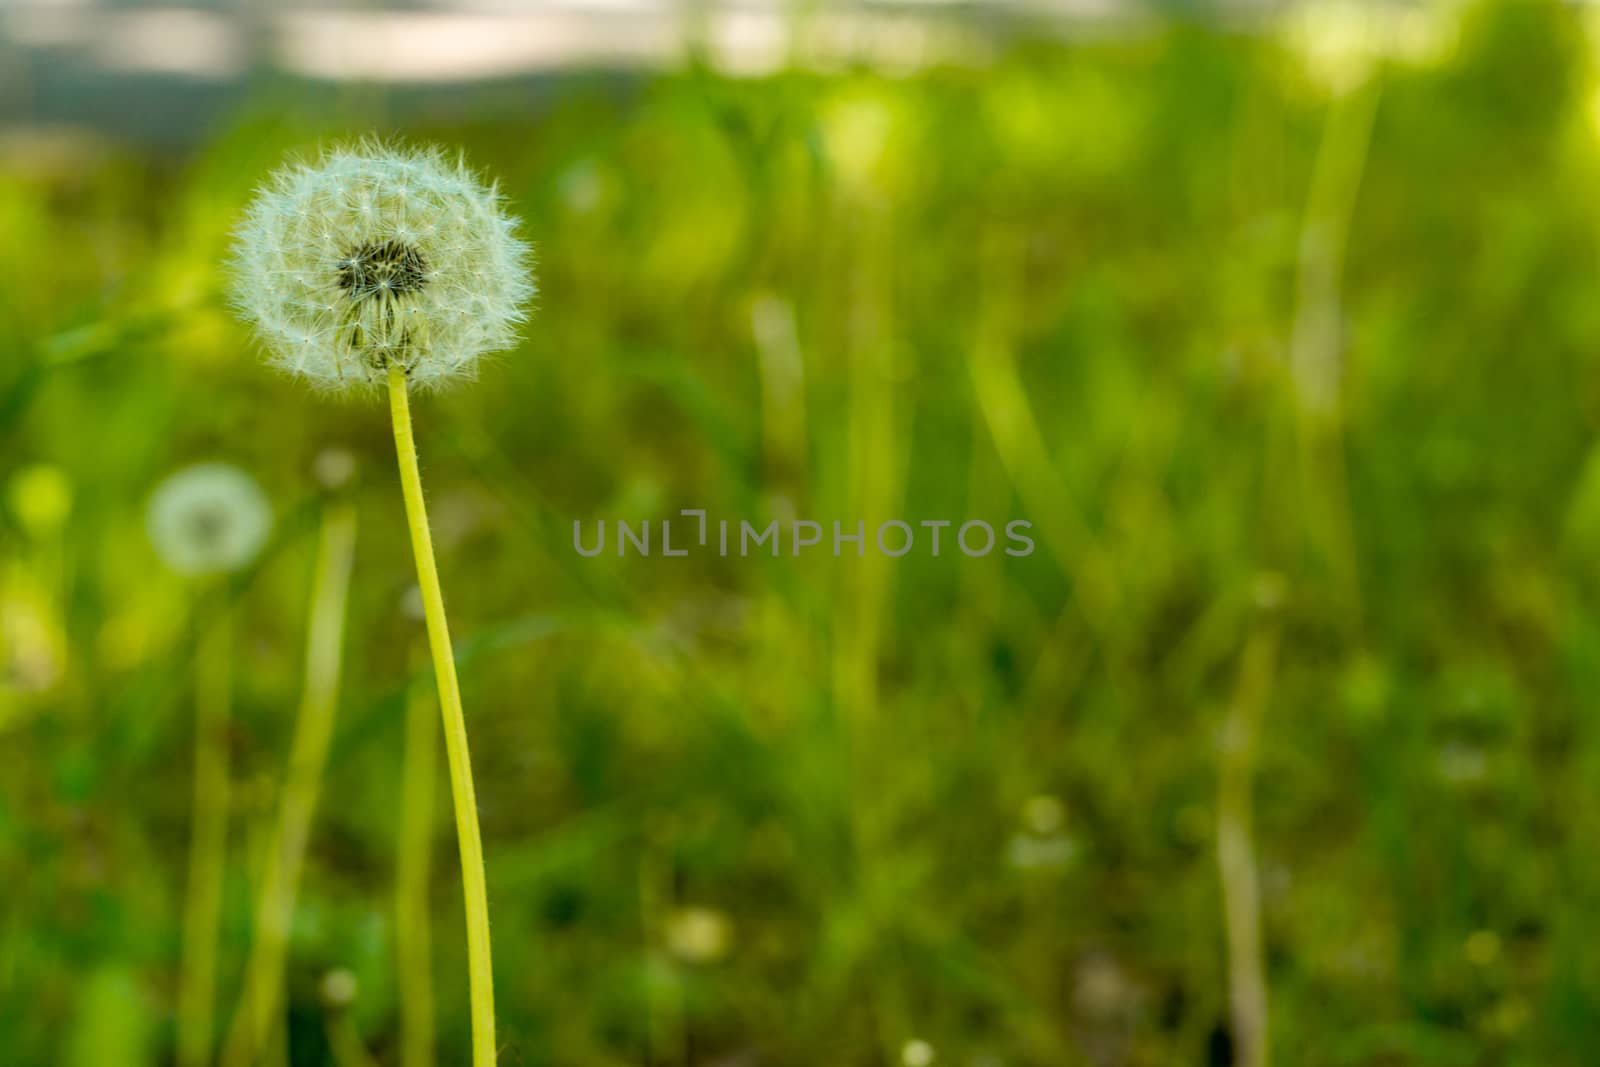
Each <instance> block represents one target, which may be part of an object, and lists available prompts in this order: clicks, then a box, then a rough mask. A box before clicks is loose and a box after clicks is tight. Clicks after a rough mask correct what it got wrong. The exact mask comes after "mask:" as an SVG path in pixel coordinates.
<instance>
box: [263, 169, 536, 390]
mask: <svg viewBox="0 0 1600 1067" xmlns="http://www.w3.org/2000/svg"><path fill="white" fill-rule="evenodd" d="M501 199H502V198H501V196H500V194H499V192H498V191H497V190H496V189H495V188H494V187H493V186H485V185H484V184H483V183H482V182H481V181H480V180H479V179H478V178H477V177H476V176H475V175H474V174H473V173H472V172H471V171H470V170H469V169H468V168H467V167H466V165H465V163H464V162H463V161H461V160H459V159H457V160H456V161H455V162H449V161H447V159H446V157H445V155H444V153H443V152H441V151H440V150H439V149H436V148H425V149H409V148H399V147H395V146H391V145H384V144H379V143H376V142H363V143H361V144H357V145H354V146H350V147H343V148H336V149H334V150H332V151H330V152H328V153H326V154H325V155H324V156H323V157H322V158H321V160H320V161H318V162H317V163H315V164H313V165H290V166H286V167H284V168H283V169H281V170H279V171H278V172H277V173H276V174H274V175H273V176H272V177H271V178H270V179H269V180H268V181H267V183H266V185H265V186H264V187H263V188H262V189H261V191H260V192H259V193H258V194H257V196H256V198H255V200H254V202H253V203H252V204H251V205H250V208H249V210H248V212H247V213H246V215H245V218H244V221H243V223H242V224H241V225H240V227H239V229H238V231H237V235H236V236H237V240H236V242H235V245H234V250H233V257H232V262H231V267H232V271H233V277H234V286H233V288H234V303H235V306H236V307H237V309H238V311H239V313H240V314H241V315H242V316H243V317H244V318H245V319H246V320H248V321H249V322H250V323H251V325H253V326H254V327H255V329H256V331H257V333H258V335H259V337H260V339H261V341H262V343H263V344H264V346H265V347H266V349H267V351H268V353H269V355H270V358H271V360H272V362H273V363H275V364H277V365H278V366H280V367H282V368H284V369H286V370H288V371H290V372H292V373H294V374H298V375H303V376H304V377H306V378H307V379H309V380H310V381H311V382H313V383H314V384H316V385H318V386H321V387H324V388H340V387H347V386H361V385H369V386H377V385H381V384H383V382H384V381H385V379H386V377H387V375H388V369H389V367H390V366H391V365H398V366H400V367H401V368H403V369H404V371H405V373H406V377H407V379H408V380H409V381H410V382H411V383H412V384H413V385H416V386H421V387H430V386H435V385H438V384H441V383H442V382H444V381H447V380H448V379H451V378H454V377H458V376H470V375H471V374H472V372H473V370H474V369H475V367H476V364H477V361H478V359H479V358H480V357H481V356H483V355H484V354H485V353H488V352H495V351H499V350H501V349H505V348H508V347H510V346H511V345H512V344H513V343H514V342H515V340H516V332H517V327H518V326H519V325H520V324H521V323H522V322H523V321H524V320H525V319H526V317H527V313H526V310H525V308H526V305H527V303H528V301H529V299H530V298H531V297H532V296H533V294H534V284H533V275H532V267H531V255H530V249H529V247H528V245H527V244H525V243H524V242H523V241H521V240H519V239H518V238H517V236H516V220H515V219H514V218H512V217H511V216H510V215H508V214H506V212H505V211H504V210H503V209H502V205H501Z"/></svg>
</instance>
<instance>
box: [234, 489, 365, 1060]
mask: <svg viewBox="0 0 1600 1067" xmlns="http://www.w3.org/2000/svg"><path fill="white" fill-rule="evenodd" d="M355 543H356V515H355V509H354V507H352V506H351V505H350V504H347V503H341V504H335V505H333V506H331V507H330V508H329V510H328V512H327V513H326V515H324V517H323V521H322V535H321V540H320V543H319V544H318V548H317V562H316V569H315V573H314V576H313V578H312V585H311V608H310V619H309V621H308V624H307V627H306V679H305V690H304V693H303V694H302V697H301V701H300V711H299V715H298V716H297V718H296V721H295V727H294V739H293V741H292V742H291V743H290V748H289V766H288V771H287V773H286V775H285V778H284V784H283V799H282V801H281V804H280V806H279V811H278V821H277V824H276V826H275V828H274V831H273V839H272V841H271V842H270V843H269V845H268V849H267V869H266V874H265V876H264V877H263V879H262V883H261V891H260V896H259V897H258V899H257V901H256V930H255V939H254V941H253V942H252V943H251V945H250V958H249V960H248V961H247V963H246V964H245V977H244V986H243V989H242V990H241V992H240V998H239V1007H238V1010H237V1011H236V1012H235V1014H234V1019H233V1027H232V1029H231V1030H230V1031H229V1034H228V1043H227V1046H226V1048H225V1049H224V1053H223V1059H222V1062H223V1063H224V1064H225V1065H227V1067H247V1065H249V1064H251V1063H254V1062H255V1061H256V1060H257V1059H258V1058H259V1057H260V1055H261V1051H262V1048H263V1046H264V1045H265V1044H266V1041H267V1038H268V1036H269V1035H270V1034H271V1032H272V1026H273V1023H274V1021H275V1019H276V1017H277V1014H278V1009H279V1004H280V1001H281V999H282V996H283V971H284V959H285V956H286V954H287V949H288V941H289V926H290V922H291V920H292V919H293V917H294V906H295V899H296V897H297V896H298V895H299V889H300V873H301V871H302V870H303V868H304V866H305V854H306V843H307V841H308V840H309V838H310V836H311V823H312V821H313V819H314V818H315V817H316V811H317V798H318V796H319V794H320V792H321V786H322V776H323V771H324V769H325V767H326V766H327V762H328V746H329V744H330V742H331V741H332V739H333V720H334V712H335V710H336V708H337V706H338V700H339V675H340V671H341V668H342V666H343V648H344V623H345V606H346V603H347V602H348V600H349V594H350V572H351V569H352V566H353V564H354V562H355Z"/></svg>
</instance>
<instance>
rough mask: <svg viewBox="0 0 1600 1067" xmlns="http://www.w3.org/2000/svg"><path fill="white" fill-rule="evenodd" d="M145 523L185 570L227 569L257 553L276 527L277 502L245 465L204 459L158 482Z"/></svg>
mask: <svg viewBox="0 0 1600 1067" xmlns="http://www.w3.org/2000/svg"><path fill="white" fill-rule="evenodd" d="M145 525H146V528H147V530H148V531H149V534H150V543H151V544H152V545H154V546H155V549H156V554H157V555H159V556H160V557H161V559H162V562H164V563H165V564H166V565H167V566H169V567H171V568H172V569H173V570H175V571H177V572H178V573H179V574H188V575H201V574H222V573H225V572H227V571H236V570H239V569H240V568H241V567H244V566H246V565H247V564H249V563H250V561H251V560H253V559H255V558H256V553H258V552H260V551H261V546H262V545H263V544H265V543H266V540H267V534H269V533H270V532H271V531H272V508H271V506H270V505H268V503H267V497H266V494H264V493H263V492H262V491H261V487H260V486H258V485H257V484H256V483H255V480H254V479H253V478H251V477H250V476H249V475H248V474H246V473H245V472H244V471H242V470H239V469H238V468H237V467H230V466H228V465H227V464H225V463H201V464H198V465H196V466H193V467H185V468H184V469H183V470H181V471H179V472H178V473H176V474H174V475H172V476H171V477H169V478H168V479H167V480H166V481H164V482H162V483H161V485H160V486H158V487H157V488H156V491H155V495H154V496H152V497H151V498H150V510H149V512H148V513H147V514H146V516H145Z"/></svg>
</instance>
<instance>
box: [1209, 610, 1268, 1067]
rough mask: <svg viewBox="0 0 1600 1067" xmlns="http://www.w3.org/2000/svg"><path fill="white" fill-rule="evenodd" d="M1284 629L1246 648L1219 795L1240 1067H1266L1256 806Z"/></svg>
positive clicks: (1255, 638) (1263, 632)
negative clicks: (1266, 715) (1261, 745)
mask: <svg viewBox="0 0 1600 1067" xmlns="http://www.w3.org/2000/svg"><path fill="white" fill-rule="evenodd" d="M1277 658H1278V624H1277V623H1276V622H1265V623H1263V624H1261V626H1260V628H1259V629H1257V630H1256V632H1255V633H1254V634H1252V635H1251V636H1250V639H1249V640H1248V641H1247V642H1246V644H1245V647H1244V652H1243V655H1242V658H1241V662H1240V664H1239V680H1238V686H1237V689H1236V691H1235V693H1234V697H1233V703H1232V705H1231V706H1230V707H1229V709H1228V716H1227V720H1226V722H1225V723H1224V726H1223V734H1222V765H1221V774H1220V776H1219V777H1220V781H1219V783H1218V795H1217V868H1218V872H1219V874H1220V877H1221V881H1222V912H1223V923H1224V926H1225V928H1226V931H1227V938H1228V1000H1229V1006H1230V1010H1231V1015H1232V1020H1233V1037H1234V1043H1235V1045H1236V1047H1237V1048H1238V1050H1239V1051H1238V1057H1237V1059H1238V1063H1239V1064H1240V1067H1267V1063H1268V1050H1269V1045H1268V1039H1267V976H1266V960H1265V953H1264V951H1263V949H1262V939H1261V888H1260V874H1259V871H1258V869H1257V859H1256V845H1255V810H1254V805H1253V803H1252V801H1251V792H1252V789H1253V786H1254V779H1255V767H1256V745H1257V739H1258V738H1259V736H1260V733H1261V715H1262V712H1263V711H1264V710H1265V707H1266V704H1267V701H1268V700H1269V699H1270V696H1271V692H1272V683H1273V675H1274V673H1275V671H1276V665H1277Z"/></svg>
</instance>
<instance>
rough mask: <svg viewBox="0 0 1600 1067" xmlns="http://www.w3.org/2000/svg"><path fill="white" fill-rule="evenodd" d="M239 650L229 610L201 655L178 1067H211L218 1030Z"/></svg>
mask: <svg viewBox="0 0 1600 1067" xmlns="http://www.w3.org/2000/svg"><path fill="white" fill-rule="evenodd" d="M232 644H233V640H232V623H231V620H230V618H229V608H228V607H227V606H226V605H224V606H223V607H222V608H221V609H220V610H219V611H218V612H217V616H216V618H215V620H214V621H213V623H212V625H211V628H210V629H209V630H207V631H206V632H205V633H203V634H202V635H201V637H200V643H199V647H198V648H197V649H196V653H195V686H194V700H195V732H194V802H193V811H192V813H191V815H190V832H189V887H188V891H187V894H186V896H185V901H184V915H183V961H182V969H181V972H180V974H179V978H178V1064H179V1067H203V1065H204V1064H206V1063H209V1062H210V1060H211V1044H212V1038H213V1030H214V1029H215V1027H216V985H217V936H218V932H217V931H218V925H219V923H220V920H221V917H222V882H223V877H224V875H225V874H226V871H225V862H226V859H227V848H228V793H229V782H228V777H229V770H228V737H227V734H228V717H229V713H228V706H229V703H230V695H231V690H232V678H231V670H230V667H231V659H232Z"/></svg>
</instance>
